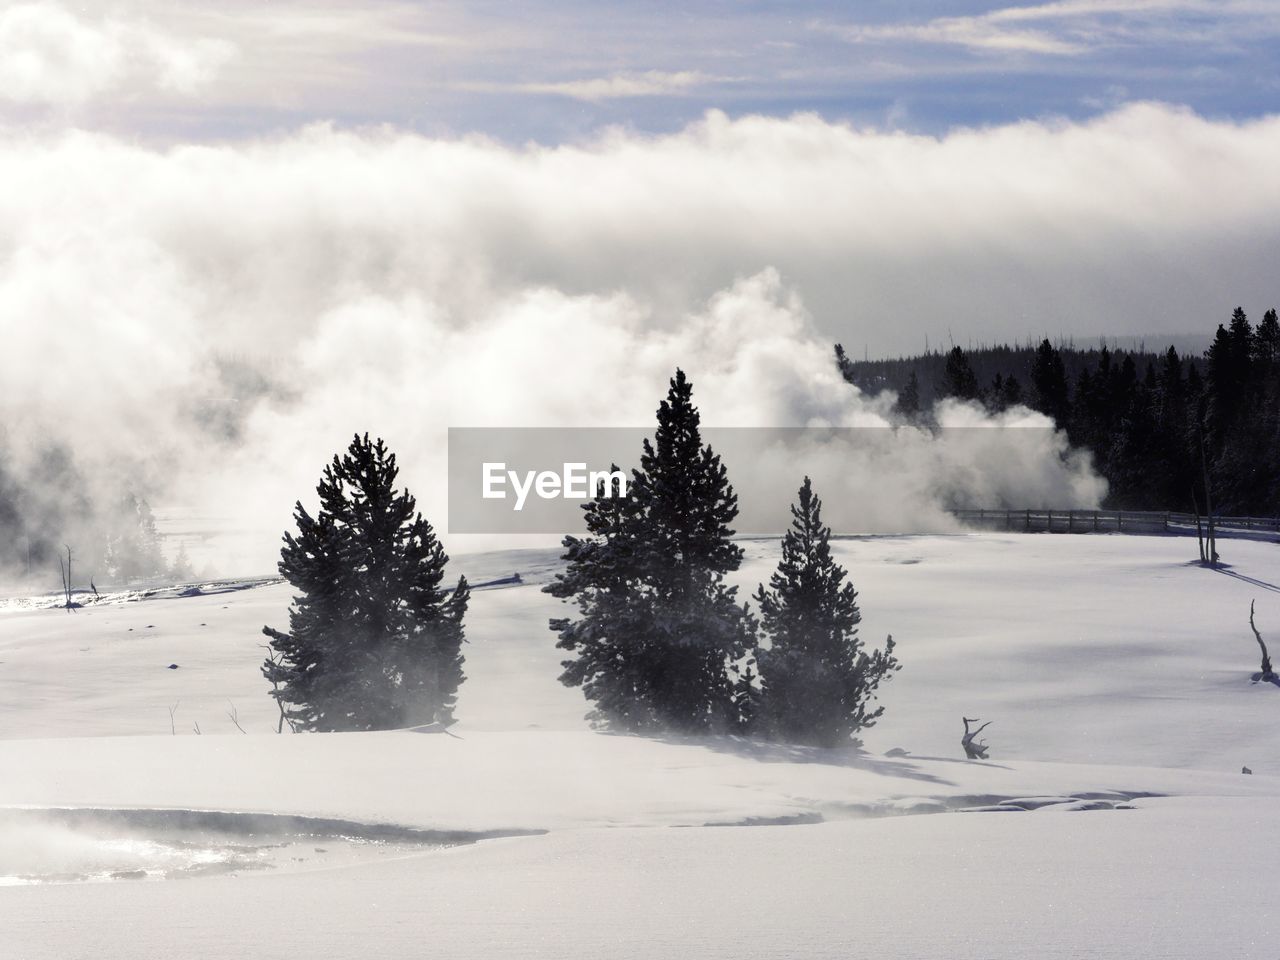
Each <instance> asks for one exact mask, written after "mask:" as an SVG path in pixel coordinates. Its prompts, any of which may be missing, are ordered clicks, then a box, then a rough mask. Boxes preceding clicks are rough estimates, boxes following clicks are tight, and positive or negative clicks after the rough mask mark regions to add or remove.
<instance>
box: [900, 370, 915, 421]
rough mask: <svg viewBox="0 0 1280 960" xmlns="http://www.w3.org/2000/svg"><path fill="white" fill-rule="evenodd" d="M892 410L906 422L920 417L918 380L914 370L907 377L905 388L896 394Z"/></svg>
mask: <svg viewBox="0 0 1280 960" xmlns="http://www.w3.org/2000/svg"><path fill="white" fill-rule="evenodd" d="M894 409H896V410H897V411H898V414H899V415H900V416H902V417H905V418H906V419H907V420H914V419H915V418H916V417H918V416H919V415H920V378H919V377H917V376H916V372H915V371H914V370H912V371H911V375H910V376H909V377H907V383H906V386H904V387H903V388H902V390H901V391H900V392H899V393H898V400H897V402H896V403H895V404H894Z"/></svg>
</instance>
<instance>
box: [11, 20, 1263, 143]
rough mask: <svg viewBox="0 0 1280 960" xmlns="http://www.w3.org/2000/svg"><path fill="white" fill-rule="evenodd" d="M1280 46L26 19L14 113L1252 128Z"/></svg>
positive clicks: (1043, 26)
mask: <svg viewBox="0 0 1280 960" xmlns="http://www.w3.org/2000/svg"><path fill="white" fill-rule="evenodd" d="M1278 33H1280V9H1278V5H1277V4H1276V3H1275V2H1274V0H1056V2H1049V3H1041V4H1024V5H1000V4H995V3H989V2H988V3H983V2H974V0H952V2H937V0H935V2H921V0H892V2H890V0H862V2H858V3H848V2H840V3H836V2H821V0H816V2H770V3H761V2H728V0H725V2H707V0H703V2H682V3H668V2H663V0H657V2H646V3H631V2H609V0H604V2H600V0H592V2H585V0H556V2H523V3H518V4H512V3H508V2H494V0H475V2H466V3H462V2H453V0H443V2H413V0H365V2H361V3H356V2H351V0H340V2H333V0H318V2H317V0H305V2H304V0H275V2H261V0H220V2H218V3H210V2H202V3H195V2H191V0H164V2H156V0H132V2H130V0H121V2H101V3H78V4H72V3H58V2H54V0H36V2H25V0H17V2H9V3H6V4H5V5H4V10H3V12H0V101H5V103H4V111H3V112H4V114H5V115H6V116H7V117H8V118H9V119H10V120H12V121H15V122H34V123H41V122H43V123H66V122H73V123H76V124H78V125H85V126H91V127H93V128H95V129H102V130H110V131H113V132H117V133H124V134H129V135H138V136H144V137H148V138H153V139H156V140H160V141H171V140H174V139H200V140H204V139H210V138H228V137H240V136H245V135H251V134H261V133H263V132H267V131H277V130H281V129H289V128H292V127H296V126H298V125H299V124H303V123H307V122H310V121H314V120H317V119H324V120H332V121H335V122H338V123H340V124H343V125H349V126H363V125H370V124H383V123H390V124H394V125H395V126H397V127H398V128H402V129H407V130H414V131H418V132H421V133H424V134H429V135H442V134H443V135H457V134H465V133H474V132H483V133H485V134H488V135H490V136H492V137H495V138H498V139H500V140H502V141H504V142H512V143H515V142H523V141H525V140H529V139H533V140H537V141H538V142H539V143H544V144H545V143H558V142H564V141H566V140H573V139H575V138H579V137H582V136H584V135H590V134H591V133H592V132H594V131H596V130H598V129H599V128H600V127H601V126H603V125H608V124H621V125H623V126H626V127H628V128H630V129H635V130H640V131H650V132H670V131H673V130H676V129H678V128H680V127H682V126H683V125H685V124H687V123H689V122H691V121H694V120H696V119H698V118H699V117H700V116H702V114H703V113H705V111H707V110H708V109H712V108H715V109H721V110H724V111H726V112H727V113H729V114H730V115H733V116H737V115H741V114H746V113H763V114H768V115H774V116H785V115H789V114H792V113H794V112H797V111H813V112H816V113H818V114H819V115H821V116H823V117H824V118H827V119H829V120H835V121H849V122H852V123H855V124H859V125H866V124H870V125H875V126H877V127H880V128H889V129H902V130H910V131H913V132H924V133H942V132H945V131H946V130H948V129H951V128H953V127H954V126H956V125H959V124H968V125H974V124H980V125H986V124H996V123H1003V122H1008V121H1016V120H1024V119H1028V118H1036V117H1044V116H1055V117H1067V118H1083V117H1088V116H1092V115H1095V114H1097V113H1098V112H1100V111H1103V110H1106V109H1108V108H1111V107H1114V106H1116V105H1118V104H1121V103H1125V102H1128V101H1132V100H1159V101H1165V102H1172V103H1178V104H1181V105H1184V106H1187V107H1190V108H1192V109H1194V110H1195V111H1197V112H1198V113H1201V114H1203V115H1206V116H1211V117H1220V118H1233V119H1241V118H1247V117H1256V116H1259V115H1262V114H1265V113H1267V112H1269V111H1270V110H1272V109H1273V107H1274V104H1275V101H1276V96H1277V94H1278V93H1280V87H1278V84H1280V72H1278V71H1277V70H1276V69H1275V68H1276V57H1275V52H1274V51H1275V48H1276V41H1277V34H1278Z"/></svg>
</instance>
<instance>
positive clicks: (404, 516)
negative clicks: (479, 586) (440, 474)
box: [262, 434, 469, 730]
mask: <svg viewBox="0 0 1280 960" xmlns="http://www.w3.org/2000/svg"><path fill="white" fill-rule="evenodd" d="M398 473H399V469H398V468H397V467H396V458H395V454H392V453H389V452H388V451H387V448H386V445H385V444H384V443H383V442H382V440H381V439H378V440H377V441H374V442H372V443H371V442H370V441H369V436H368V434H365V435H364V437H360V436H357V437H355V439H353V440H352V442H351V445H350V446H349V447H348V448H347V452H346V454H345V455H343V456H342V457H341V458H339V457H337V456H335V457H334V458H333V462H332V463H331V464H329V466H327V467H325V470H324V475H323V477H322V479H321V481H320V485H319V486H318V487H317V488H316V491H317V493H319V495H320V510H319V512H318V513H317V514H316V516H315V517H312V516H311V515H310V514H309V513H308V512H307V511H306V510H305V509H304V508H303V506H302V504H301V503H298V504H297V505H296V506H295V508H294V519H295V521H296V522H297V525H298V534H297V535H296V536H295V535H294V534H292V533H286V534H285V535H284V547H283V548H282V549H281V551H280V573H281V574H282V575H283V576H284V577H285V579H286V580H288V581H289V583H290V584H292V585H293V587H294V588H295V589H296V590H298V591H299V594H298V596H296V597H294V601H293V606H292V607H291V609H290V611H289V633H282V632H280V631H278V630H273V629H272V628H270V627H263V633H264V634H266V635H267V636H268V637H269V638H270V640H271V650H272V656H271V658H270V659H268V660H267V661H266V663H264V664H263V667H262V672H263V675H264V676H265V677H266V678H267V679H268V680H269V681H271V683H272V694H271V695H272V696H274V697H275V698H276V699H277V700H279V701H280V702H281V703H282V704H283V705H284V713H285V716H286V718H287V719H288V720H289V722H290V725H291V726H293V728H294V729H305V730H375V729H390V728H395V727H403V726H412V725H418V724H425V723H431V722H439V723H442V724H448V723H450V722H452V720H453V709H454V705H455V703H456V699H457V690H458V687H459V685H460V684H461V683H462V681H463V679H464V677H463V674H462V644H463V642H464V640H465V637H464V633H463V626H462V620H463V616H464V615H465V613H466V610H467V601H468V598H469V591H468V588H467V581H466V578H459V580H458V584H457V586H456V587H455V588H454V590H453V591H452V592H447V591H445V590H443V589H441V586H440V584H441V581H442V580H443V577H444V569H445V565H446V564H447V563H448V560H449V558H448V557H447V556H446V555H445V552H444V549H443V547H441V545H440V542H439V540H437V539H436V535H435V531H434V530H433V529H432V528H431V524H429V523H428V522H427V521H426V520H425V519H423V517H422V514H420V513H418V512H417V504H416V501H415V500H414V498H413V496H412V495H411V494H410V493H409V492H408V491H407V490H404V491H398V490H396V488H395V481H396V476H397V475H398Z"/></svg>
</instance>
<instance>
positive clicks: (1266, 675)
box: [1249, 600, 1280, 683]
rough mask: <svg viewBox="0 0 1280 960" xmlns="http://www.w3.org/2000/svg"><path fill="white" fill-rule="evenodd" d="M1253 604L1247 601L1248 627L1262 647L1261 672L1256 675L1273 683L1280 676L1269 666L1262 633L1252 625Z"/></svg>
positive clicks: (1268, 657)
mask: <svg viewBox="0 0 1280 960" xmlns="http://www.w3.org/2000/svg"><path fill="white" fill-rule="evenodd" d="M1253 604H1254V601H1252V600H1250V601H1249V629H1250V630H1252V631H1253V635H1254V637H1255V638H1256V639H1257V641H1258V646H1259V647H1261V648H1262V673H1260V674H1259V675H1258V679H1259V680H1265V681H1267V682H1268V683H1275V682H1276V681H1277V679H1280V678H1277V677H1276V673H1275V670H1274V669H1272V667H1271V654H1269V653H1268V652H1267V645H1266V644H1265V643H1263V642H1262V634H1260V633H1259V632H1258V628H1257V627H1256V626H1255V625H1254V622H1253Z"/></svg>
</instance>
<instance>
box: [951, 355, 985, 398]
mask: <svg viewBox="0 0 1280 960" xmlns="http://www.w3.org/2000/svg"><path fill="white" fill-rule="evenodd" d="M980 394H981V391H980V390H979V389H978V378H977V376H976V375H975V374H974V372H973V367H971V366H970V365H969V358H968V357H967V356H965V353H964V351H963V350H961V349H960V348H959V347H953V348H952V350H951V352H950V353H949V354H947V366H946V369H945V371H944V372H943V378H942V395H943V396H944V397H955V398H956V399H958V400H977V399H978V398H979V396H980Z"/></svg>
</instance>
